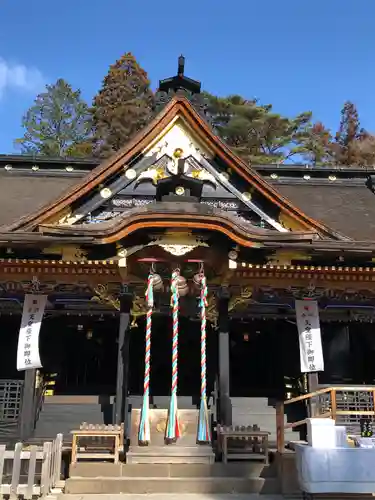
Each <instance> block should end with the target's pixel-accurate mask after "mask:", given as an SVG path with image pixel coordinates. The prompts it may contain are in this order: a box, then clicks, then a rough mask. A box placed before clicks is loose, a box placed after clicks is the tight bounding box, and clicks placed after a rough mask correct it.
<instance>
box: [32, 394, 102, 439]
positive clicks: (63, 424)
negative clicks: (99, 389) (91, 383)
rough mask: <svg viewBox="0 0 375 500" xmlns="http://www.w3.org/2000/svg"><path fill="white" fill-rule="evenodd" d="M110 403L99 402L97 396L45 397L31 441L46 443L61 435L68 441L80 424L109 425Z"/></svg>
mask: <svg viewBox="0 0 375 500" xmlns="http://www.w3.org/2000/svg"><path fill="white" fill-rule="evenodd" d="M111 420H112V409H111V405H110V402H109V401H108V403H106V402H101V401H100V397H97V396H89V397H85V396H81V397H80V396H75V397H72V396H47V397H46V398H45V401H44V404H43V408H42V410H41V412H40V415H39V419H38V421H37V424H36V427H35V430H34V433H33V436H32V437H33V440H38V441H46V440H48V439H54V438H55V437H56V434H58V433H62V434H63V436H64V440H65V441H66V440H70V441H71V436H70V432H71V431H72V430H73V429H79V426H80V425H81V423H82V422H88V423H95V424H104V423H111Z"/></svg>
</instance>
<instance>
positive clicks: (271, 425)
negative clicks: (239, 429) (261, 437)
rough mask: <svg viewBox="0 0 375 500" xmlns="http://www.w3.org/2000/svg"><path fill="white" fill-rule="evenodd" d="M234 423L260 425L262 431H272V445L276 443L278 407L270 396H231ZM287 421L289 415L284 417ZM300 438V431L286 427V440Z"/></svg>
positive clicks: (270, 440) (270, 437) (270, 438)
mask: <svg viewBox="0 0 375 500" xmlns="http://www.w3.org/2000/svg"><path fill="white" fill-rule="evenodd" d="M231 399H232V423H233V425H234V426H236V425H238V426H248V425H254V424H256V425H258V426H259V427H260V429H261V430H262V431H267V432H269V433H270V436H269V442H270V444H271V446H274V445H275V444H276V409H275V406H274V403H273V402H272V401H270V400H269V399H268V398H231ZM284 422H285V423H287V416H286V415H285V417H284ZM296 440H299V432H295V431H293V430H292V429H286V431H285V442H286V443H287V442H288V441H296Z"/></svg>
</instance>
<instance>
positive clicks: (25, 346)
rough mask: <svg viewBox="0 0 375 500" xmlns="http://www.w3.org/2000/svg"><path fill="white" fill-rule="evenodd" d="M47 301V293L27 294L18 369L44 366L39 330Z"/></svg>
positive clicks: (19, 345)
mask: <svg viewBox="0 0 375 500" xmlns="http://www.w3.org/2000/svg"><path fill="white" fill-rule="evenodd" d="M46 302H47V296H46V295H31V294H30V295H25V301H24V304H23V312H22V320H21V328H20V333H19V337H18V349H17V370H18V371H21V370H29V369H33V368H41V366H42V364H41V362H40V355H39V332H40V326H41V323H42V318H43V314H44V309H45V307H46Z"/></svg>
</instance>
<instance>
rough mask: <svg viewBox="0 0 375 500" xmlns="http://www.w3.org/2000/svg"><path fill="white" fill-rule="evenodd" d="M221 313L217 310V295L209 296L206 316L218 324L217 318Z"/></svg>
mask: <svg viewBox="0 0 375 500" xmlns="http://www.w3.org/2000/svg"><path fill="white" fill-rule="evenodd" d="M218 317H219V313H218V310H217V303H216V297H215V295H213V294H211V295H208V297H207V307H206V318H207V320H208V321H209V322H210V323H211V324H212V325H213V326H214V327H216V326H217V319H218Z"/></svg>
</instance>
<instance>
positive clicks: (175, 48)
mask: <svg viewBox="0 0 375 500" xmlns="http://www.w3.org/2000/svg"><path fill="white" fill-rule="evenodd" d="M0 19H1V30H0V152H1V153H11V152H14V151H15V149H14V147H13V139H14V138H16V137H19V136H21V135H22V129H21V126H20V124H21V117H22V114H23V113H24V111H25V110H26V109H27V108H28V107H29V106H30V105H31V104H32V101H33V98H34V97H35V95H36V94H37V93H38V92H39V91H41V90H42V89H43V86H44V85H45V83H52V82H54V81H56V79H57V78H59V77H63V78H65V79H66V80H68V81H69V82H70V83H71V84H72V85H73V87H75V88H76V87H79V88H80V89H81V90H82V93H83V96H84V97H85V98H86V99H87V100H88V101H91V99H92V96H93V95H94V94H95V93H96V91H97V90H98V89H99V88H100V84H101V81H102V79H103V77H104V75H105V74H106V72H107V70H108V66H109V65H110V64H111V63H113V62H114V61H115V60H116V59H117V58H118V57H119V56H120V55H121V54H122V53H124V52H128V51H130V52H133V53H134V55H135V56H136V57H137V59H138V60H139V62H140V63H141V65H142V66H143V67H144V69H145V70H146V71H147V72H148V73H149V76H150V78H151V80H152V84H153V87H155V86H156V85H157V82H158V80H159V79H160V78H165V77H167V76H172V75H174V74H175V71H176V60H177V57H178V55H179V54H180V53H183V54H184V55H185V56H186V58H187V62H186V73H187V74H188V76H191V77H192V78H195V79H199V80H201V81H202V83H203V87H204V88H205V89H206V90H209V91H210V92H213V93H217V94H222V95H224V94H230V93H238V94H242V95H244V96H246V97H249V98H251V97H258V98H259V99H260V100H261V102H263V103H272V104H273V105H274V109H275V111H277V112H280V113H283V114H287V115H293V114H296V113H298V112H301V111H305V110H311V111H313V113H314V116H315V118H316V120H321V121H323V122H324V123H325V124H326V125H327V126H329V127H330V128H333V129H336V128H337V125H338V122H339V118H340V109H341V106H342V104H343V103H344V101H345V100H348V99H349V100H352V101H354V102H355V103H356V104H357V106H358V108H359V112H360V117H361V120H362V124H363V125H364V126H365V127H366V128H368V129H369V130H373V131H375V85H374V77H375V65H374V59H375V29H374V25H375V2H374V1H371V0H310V1H306V0H305V1H303V0H299V1H298V0H284V1H280V0H262V1H259V0H258V1H256V0H231V1H230V2H228V1H224V0H216V2H214V1H213V0H205V1H203V0H199V1H198V0H189V1H184V2H178V1H176V0H173V1H172V0H164V1H163V2H151V1H150V0H143V1H140V0H133V1H132V2H130V1H127V0H90V1H89V0H64V2H56V1H51V0H34V1H30V0H1V1H0Z"/></svg>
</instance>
